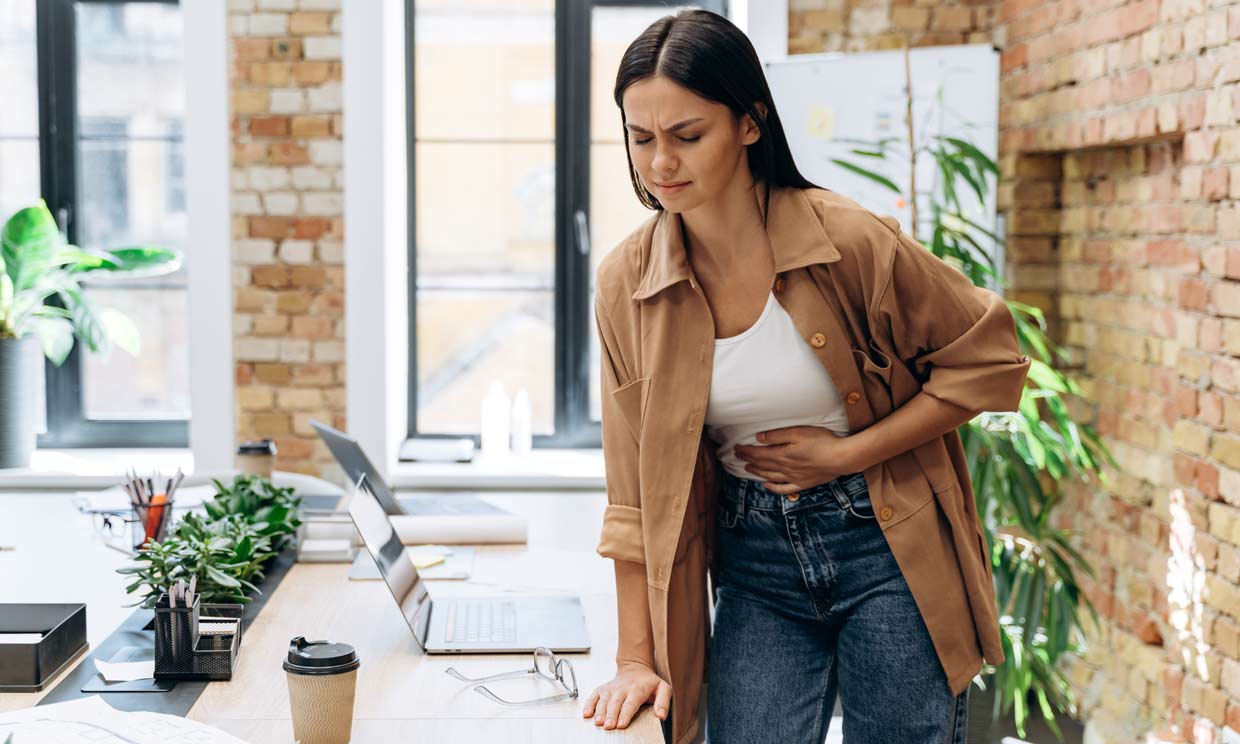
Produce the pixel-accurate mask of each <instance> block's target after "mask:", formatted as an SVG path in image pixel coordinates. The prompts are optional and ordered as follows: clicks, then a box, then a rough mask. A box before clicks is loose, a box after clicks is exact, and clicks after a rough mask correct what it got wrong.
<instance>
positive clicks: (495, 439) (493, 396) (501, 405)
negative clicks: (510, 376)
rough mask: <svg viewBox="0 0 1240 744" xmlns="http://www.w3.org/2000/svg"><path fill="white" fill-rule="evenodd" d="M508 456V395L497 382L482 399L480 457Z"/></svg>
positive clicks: (500, 457)
mask: <svg viewBox="0 0 1240 744" xmlns="http://www.w3.org/2000/svg"><path fill="white" fill-rule="evenodd" d="M507 455H508V394H507V393H505V392H504V386H503V384H502V383H501V382H500V381H499V380H495V381H494V382H492V383H491V390H490V391H489V392H488V393H487V394H486V397H484V398H483V399H482V457H484V458H486V459H503V458H504V457H507Z"/></svg>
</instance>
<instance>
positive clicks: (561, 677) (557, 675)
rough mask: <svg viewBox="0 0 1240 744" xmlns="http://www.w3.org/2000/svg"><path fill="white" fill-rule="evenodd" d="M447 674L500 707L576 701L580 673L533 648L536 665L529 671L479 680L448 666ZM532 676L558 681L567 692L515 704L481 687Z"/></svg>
mask: <svg viewBox="0 0 1240 744" xmlns="http://www.w3.org/2000/svg"><path fill="white" fill-rule="evenodd" d="M444 671H445V672H447V674H448V676H450V677H453V678H455V679H459V680H460V681H462V682H468V683H470V684H472V685H474V690H475V691H476V692H478V693H479V694H481V695H484V696H486V697H488V698H490V699H491V700H494V701H495V702H497V703H499V704H500V705H514V706H515V705H543V704H545V703H561V702H564V701H565V700H576V699H577V673H576V672H574V671H573V663H572V662H571V661H569V660H568V659H566V658H564V657H563V656H556V655H555V654H554V653H553V652H552V651H551V649H549V648H547V647H546V646H539V647H538V648H536V649H534V666H533V667H532V668H530V669H522V670H519V671H515V672H504V673H503V674H492V675H491V676H489V677H478V678H476V679H473V678H470V677H466V676H465V675H463V674H461V673H460V672H458V671H457V670H456V669H455V668H453V667H448V668H447V669H445V670H444ZM530 676H538V677H542V678H543V679H546V680H549V681H551V682H555V683H557V684H559V685H561V686H563V687H564V689H566V690H568V692H566V693H562V694H559V695H551V696H549V697H545V698H537V699H535V700H521V701H513V700H505V699H503V698H501V697H500V696H499V695H496V694H495V693H493V692H491V691H490V690H488V689H487V688H486V687H484V686H482V685H481V684H480V683H482V682H497V681H499V680H501V679H526V678H529V677H530Z"/></svg>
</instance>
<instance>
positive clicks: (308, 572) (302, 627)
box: [0, 492, 663, 744]
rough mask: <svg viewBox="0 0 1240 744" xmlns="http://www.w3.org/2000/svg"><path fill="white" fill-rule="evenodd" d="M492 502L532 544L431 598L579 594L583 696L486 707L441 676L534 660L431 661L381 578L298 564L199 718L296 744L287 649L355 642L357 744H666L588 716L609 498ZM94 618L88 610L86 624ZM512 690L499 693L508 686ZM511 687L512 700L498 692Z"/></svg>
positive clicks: (490, 556)
mask: <svg viewBox="0 0 1240 744" xmlns="http://www.w3.org/2000/svg"><path fill="white" fill-rule="evenodd" d="M485 498H486V499H487V500H489V501H492V502H493V503H495V504H497V505H499V506H502V507H504V508H506V509H510V510H512V511H514V512H518V513H521V514H524V515H525V516H526V518H527V519H528V520H529V545H528V546H511V547H509V546H487V547H479V548H478V549H477V555H476V560H475V564H474V573H473V577H472V578H471V579H470V580H469V581H433V582H431V583H430V590H431V593H432V595H433V596H450V595H467V594H469V595H484V594H489V595H493V594H502V593H511V592H513V591H515V592H519V593H523V594H554V593H575V594H578V595H579V596H581V599H582V604H583V606H584V608H585V612H586V620H587V623H588V627H589V632H590V639H591V647H592V650H591V652H590V653H588V654H569V655H568V656H569V658H570V659H571V660H572V663H573V668H574V669H575V670H576V672H577V682H578V685H579V688H580V691H581V699H579V700H576V701H571V702H566V703H557V704H551V705H540V706H531V707H528V708H524V707H523V708H507V707H504V706H501V705H498V704H496V703H494V702H492V701H490V700H487V699H486V698H484V697H483V696H482V695H480V694H478V693H477V692H474V691H473V689H472V688H471V687H470V686H468V685H467V684H465V683H463V682H459V681H457V680H455V679H452V678H451V677H449V676H448V675H447V674H445V673H444V669H446V668H447V667H449V666H455V667H456V668H457V669H459V670H460V671H461V672H462V673H463V674H465V675H466V676H471V677H474V676H483V675H486V674H494V673H498V672H502V671H510V670H514V669H519V668H522V667H525V666H527V665H528V664H529V663H530V661H531V659H530V658H529V656H528V655H525V654H499V655H472V654H471V655H454V656H427V655H425V654H423V653H422V652H421V650H420V649H419V648H418V646H417V644H416V643H415V642H414V639H413V635H412V633H411V632H410V631H409V628H408V626H407V625H406V624H405V621H404V619H403V618H402V617H401V615H400V612H399V611H398V610H397V608H396V604H395V602H394V601H393V600H392V597H391V595H390V594H389V593H388V589H387V587H386V586H385V585H384V583H383V582H382V581H349V580H348V578H347V577H348V572H349V567H348V566H347V565H344V564H297V565H296V566H294V567H293V568H292V570H291V571H290V572H289V574H288V575H287V576H286V577H285V578H284V580H283V581H282V582H281V584H280V586H279V587H278V588H277V589H276V591H275V593H274V594H273V595H272V596H271V597H270V599H269V600H268V603H267V606H266V607H265V608H264V609H263V611H262V612H261V613H260V614H259V616H258V618H257V619H256V620H255V621H254V622H253V623H252V624H251V626H250V628H249V629H248V630H247V631H246V634H245V635H244V637H243V638H242V646H241V648H242V651H241V656H240V658H239V660H238V668H237V670H236V671H235V672H234V675H233V679H232V680H231V681H230V682H216V683H212V684H210V685H208V687H207V689H206V691H205V692H204V693H203V695H202V697H201V698H199V700H198V702H197V703H196V704H195V705H194V707H193V708H192V709H191V710H190V713H189V717H190V718H193V719H195V720H198V721H202V722H204V723H208V724H211V725H213V726H217V727H219V728H221V729H223V730H225V731H227V732H229V733H231V734H233V735H235V736H238V737H239V738H242V739H245V740H246V741H251V742H264V743H266V742H292V741H293V738H292V725H291V723H290V720H289V701H288V691H287V687H286V684H285V673H284V670H283V669H282V667H281V663H282V662H283V660H284V657H285V655H286V652H287V650H288V642H289V639H290V638H292V637H294V636H297V635H304V636H306V637H307V638H316V639H318V638H328V639H331V640H335V641H343V642H347V643H350V644H352V645H353V646H354V647H355V648H356V649H357V652H358V656H359V657H360V659H361V667H360V669H359V670H358V687H357V698H356V702H355V705H354V726H353V741H354V742H357V743H358V744H366V743H368V742H389V741H400V740H418V741H422V740H425V741H453V742H473V741H477V742H496V741H505V742H508V741H512V742H526V741H528V742H531V743H533V742H539V743H540V744H541V742H546V741H574V742H576V741H594V740H596V739H597V740H599V741H602V740H604V738H606V740H607V741H612V742H617V741H624V742H642V743H646V742H649V744H657V743H659V742H662V741H663V736H662V731H661V726H660V722H659V720H658V719H657V718H656V717H655V716H654V714H653V712H651V709H650V708H649V706H646V707H644V708H642V710H641V712H640V713H639V714H638V716H637V718H636V719H635V720H634V721H633V723H632V724H631V725H630V726H629V728H627V729H625V730H615V731H604V730H603V729H602V728H601V727H596V726H595V725H594V723H593V720H592V719H583V718H582V717H581V709H582V706H583V703H584V699H585V697H586V696H588V695H589V694H590V692H591V691H592V690H593V689H594V688H595V687H596V686H597V685H599V684H601V683H603V682H605V681H607V680H608V679H610V678H611V676H612V674H613V673H614V672H615V661H614V657H615V648H616V604H615V581H614V574H613V570H612V566H611V561H609V560H607V559H605V558H602V557H601V556H599V555H597V554H596V553H595V552H594V544H595V541H596V540H597V536H598V527H599V525H600V524H601V523H602V513H603V508H604V507H605V506H606V499H605V497H604V496H603V495H602V494H599V493H597V492H569V493H564V492H561V493H502V494H500V493H487V494H485ZM91 610H92V608H91V607H89V606H88V608H87V613H88V614H89V613H90V612H91ZM501 686H502V687H501ZM492 689H494V690H495V691H496V692H499V694H501V695H504V694H506V695H510V696H511V697H512V698H513V699H521V698H527V697H528V698H534V697H543V696H546V695H550V694H554V693H555V692H556V689H555V688H554V687H552V686H551V685H550V684H549V683H547V682H541V681H537V680H505V681H503V682H499V683H495V687H493V688H492ZM501 689H502V692H500V690H501ZM39 697H41V695H0V710H6V709H13V708H21V707H26V706H27V705H33V704H34V703H35V702H36V701H37V700H38V699H39Z"/></svg>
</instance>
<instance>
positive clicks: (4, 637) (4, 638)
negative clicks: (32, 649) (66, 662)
mask: <svg viewBox="0 0 1240 744" xmlns="http://www.w3.org/2000/svg"><path fill="white" fill-rule="evenodd" d="M41 640H43V634H42V633H0V643H38V642H39V641H41Z"/></svg>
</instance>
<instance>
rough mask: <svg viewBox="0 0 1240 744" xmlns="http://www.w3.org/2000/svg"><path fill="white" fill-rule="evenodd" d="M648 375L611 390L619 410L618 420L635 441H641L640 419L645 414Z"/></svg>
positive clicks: (648, 394) (648, 395) (647, 395)
mask: <svg viewBox="0 0 1240 744" xmlns="http://www.w3.org/2000/svg"><path fill="white" fill-rule="evenodd" d="M649 381H650V377H649V376H647V377H639V378H637V379H636V380H633V381H631V382H627V383H625V384H623V385H621V386H620V387H618V388H616V389H615V390H613V391H611V397H612V400H614V401H615V402H616V408H617V409H619V411H620V420H621V421H623V422H624V425H625V426H626V427H628V430H629V432H630V433H631V434H632V435H633V438H634V439H636V440H637V441H639V442H640V441H641V438H642V437H641V431H642V419H643V418H644V417H645V415H646V399H647V398H648V397H650V393H649V391H648V388H649V384H648V383H649Z"/></svg>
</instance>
